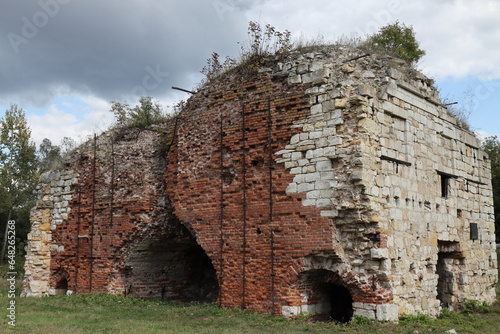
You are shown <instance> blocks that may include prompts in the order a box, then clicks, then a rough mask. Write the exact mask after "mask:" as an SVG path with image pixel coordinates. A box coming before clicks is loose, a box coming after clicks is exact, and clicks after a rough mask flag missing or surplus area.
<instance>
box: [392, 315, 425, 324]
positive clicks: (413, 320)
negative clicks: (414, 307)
mask: <svg viewBox="0 0 500 334" xmlns="http://www.w3.org/2000/svg"><path fill="white" fill-rule="evenodd" d="M431 322H432V319H431V317H429V316H428V315H427V314H417V315H411V314H401V315H400V316H399V323H400V324H402V325H407V324H420V325H429V324H430V323H431Z"/></svg>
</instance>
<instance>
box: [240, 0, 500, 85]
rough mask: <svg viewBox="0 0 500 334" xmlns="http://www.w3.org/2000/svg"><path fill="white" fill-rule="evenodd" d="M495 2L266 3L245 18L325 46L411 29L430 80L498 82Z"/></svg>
mask: <svg viewBox="0 0 500 334" xmlns="http://www.w3.org/2000/svg"><path fill="white" fill-rule="evenodd" d="M499 13H500V1H498V0H441V1H435V0H421V1H403V0H386V1H374V0H359V1H356V2H352V1H350V0H338V1H327V0H311V1H309V2H308V3H307V5H304V2H302V1H286V0H272V1H271V0H266V1H261V2H259V3H258V4H256V5H255V6H254V7H252V8H251V9H250V10H248V11H247V12H246V15H247V18H248V19H252V20H260V21H261V22H265V23H267V22H270V23H272V24H274V25H276V26H277V27H278V28H279V29H289V30H291V31H292V32H293V33H294V35H295V36H300V34H301V33H304V34H305V35H308V36H310V37H316V36H317V35H318V34H319V35H322V36H324V37H325V39H326V40H336V39H338V38H340V37H342V36H348V37H349V36H352V33H356V34H357V35H358V36H360V37H362V36H366V35H369V34H372V33H374V32H376V31H378V29H379V28H380V27H382V26H384V25H387V24H389V23H392V22H394V21H396V20H399V21H400V22H402V23H405V24H408V25H411V26H413V28H414V30H415V32H416V37H417V40H419V41H420V44H421V47H422V48H423V49H425V50H426V51H427V55H426V56H425V57H424V60H423V62H422V63H421V64H420V67H421V68H422V69H423V70H424V72H425V73H427V74H428V75H430V76H431V77H435V78H443V77H455V78H463V77H466V76H470V75H479V76H485V75H488V76H489V77H490V80H491V79H500V48H498V47H496V46H497V45H499V44H500V23H499V21H498V14H499Z"/></svg>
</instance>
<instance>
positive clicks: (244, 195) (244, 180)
mask: <svg viewBox="0 0 500 334" xmlns="http://www.w3.org/2000/svg"><path fill="white" fill-rule="evenodd" d="M241 109H242V110H241V118H242V134H241V135H242V153H243V156H242V165H243V172H242V175H243V265H242V287H241V293H242V297H241V308H242V309H245V307H246V303H245V295H246V252H247V166H246V153H247V152H246V149H247V148H246V141H247V138H246V118H245V104H244V103H243V104H242V108H241Z"/></svg>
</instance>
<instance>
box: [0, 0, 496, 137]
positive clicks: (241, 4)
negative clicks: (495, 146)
mask: <svg viewBox="0 0 500 334" xmlns="http://www.w3.org/2000/svg"><path fill="white" fill-rule="evenodd" d="M396 20H398V21H399V22H401V23H404V24H406V25H409V26H412V27H413V29H414V31H415V33H416V38H417V40H418V41H419V42H420V47H421V48H422V49H424V50H425V51H426V52H427V54H426V55H425V56H424V58H423V59H422V60H421V61H420V62H419V64H418V66H417V67H418V69H420V70H421V71H422V72H423V73H424V74H425V75H427V76H429V77H430V78H433V79H434V80H435V81H436V85H437V86H438V88H439V89H440V91H441V94H442V96H444V97H446V98H447V100H449V101H452V102H459V104H458V106H461V107H463V108H464V109H466V110H467V111H468V112H470V116H469V123H470V125H471V128H472V130H474V131H476V132H477V133H478V135H479V136H480V137H484V136H488V135H498V136H499V137H500V112H499V107H498V106H499V105H500V0H357V1H352V0H308V1H299V0H247V1H245V0H127V1H123V0H23V1H20V0H0V108H1V109H2V111H3V110H6V109H8V108H9V106H10V105H11V104H17V105H18V106H20V107H22V108H23V109H24V110H25V111H26V115H27V118H28V124H29V125H30V127H31V130H32V138H33V140H34V141H35V142H36V143H37V144H40V142H41V141H42V140H43V138H49V139H50V140H51V141H52V142H53V143H54V144H60V141H61V139H62V138H63V137H71V138H73V139H74V140H76V141H77V142H82V141H84V140H85V139H86V138H87V136H88V135H91V134H93V133H95V132H97V133H99V132H101V131H103V130H106V129H107V128H109V127H110V126H111V124H112V123H113V121H114V116H113V114H112V113H111V112H110V111H109V110H110V102H111V101H119V102H128V103H129V104H132V105H135V104H136V103H137V101H138V99H139V97H140V96H152V97H153V98H154V99H156V100H159V101H160V102H161V103H162V104H163V105H165V106H170V107H171V106H173V105H174V104H175V103H176V102H178V101H179V100H181V99H187V98H188V97H189V95H188V94H186V93H182V92H180V91H177V90H173V89H172V88H171V87H172V86H177V87H182V88H185V89H194V88H195V87H196V85H197V84H198V83H199V82H200V80H201V79H202V78H203V75H202V74H201V73H200V71H201V70H202V68H203V67H204V66H205V65H206V63H207V59H208V58H210V56H211V54H212V52H217V53H219V54H220V55H221V56H222V57H223V58H224V57H225V56H231V57H234V58H237V57H238V56H239V54H240V44H238V42H240V43H244V42H246V41H248V35H247V27H248V22H249V21H255V22H259V23H260V24H261V25H263V26H264V25H266V24H268V23H269V24H271V25H273V26H274V27H276V28H277V29H278V30H280V31H284V30H289V31H290V32H291V33H292V39H302V40H307V39H318V38H321V39H324V40H325V41H332V42H333V41H336V40H338V39H339V38H343V37H347V38H351V37H365V36H367V35H370V34H373V33H376V32H377V31H378V30H379V29H380V28H381V27H383V26H385V25H387V24H390V23H393V22H395V21H396ZM167 109H168V108H167ZM0 115H3V113H2V114H0Z"/></svg>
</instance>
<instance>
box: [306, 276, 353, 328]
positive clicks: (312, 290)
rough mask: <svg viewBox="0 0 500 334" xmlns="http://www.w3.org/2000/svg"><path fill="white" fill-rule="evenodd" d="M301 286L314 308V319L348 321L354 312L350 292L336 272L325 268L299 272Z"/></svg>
mask: <svg viewBox="0 0 500 334" xmlns="http://www.w3.org/2000/svg"><path fill="white" fill-rule="evenodd" d="M301 276H302V282H301V286H302V287H303V289H304V294H305V295H307V296H309V298H308V299H309V302H310V305H311V306H313V309H314V310H315V311H314V312H315V319H316V320H321V321H335V322H340V323H346V322H349V321H350V320H351V319H352V317H353V314H354V309H353V305H352V304H353V299H352V295H351V292H350V291H349V289H348V288H347V287H346V286H345V285H344V282H343V281H342V279H341V278H340V277H339V276H338V274H336V273H334V272H332V271H329V270H325V269H319V270H311V271H308V272H304V273H302V274H301Z"/></svg>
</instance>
